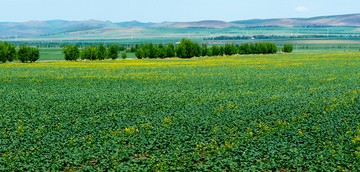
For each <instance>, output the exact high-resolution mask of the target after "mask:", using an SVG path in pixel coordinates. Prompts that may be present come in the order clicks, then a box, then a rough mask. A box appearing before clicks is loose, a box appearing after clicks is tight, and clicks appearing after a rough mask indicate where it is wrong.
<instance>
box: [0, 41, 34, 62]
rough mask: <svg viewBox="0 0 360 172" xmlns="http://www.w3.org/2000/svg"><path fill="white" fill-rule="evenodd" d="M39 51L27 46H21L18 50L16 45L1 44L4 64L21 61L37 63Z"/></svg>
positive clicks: (0, 52) (0, 49)
mask: <svg viewBox="0 0 360 172" xmlns="http://www.w3.org/2000/svg"><path fill="white" fill-rule="evenodd" d="M39 57H40V53H39V49H38V48H35V47H30V46H26V45H21V46H20V48H19V49H18V50H16V47H15V45H14V44H10V43H8V42H4V43H2V42H0V61H1V62H2V63H5V62H7V61H8V62H12V61H14V60H20V61H21V62H23V63H25V62H35V61H37V60H38V59H39Z"/></svg>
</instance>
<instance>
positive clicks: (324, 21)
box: [0, 14, 360, 38]
mask: <svg viewBox="0 0 360 172" xmlns="http://www.w3.org/2000/svg"><path fill="white" fill-rule="evenodd" d="M261 26H281V27H293V26H360V14H347V15H335V16H320V17H312V18H281V19H251V20H239V21H233V22H225V21H218V20H204V21H194V22H161V23H151V22H149V23H142V22H139V21H128V22H117V23H114V22H111V21H99V20H85V21H66V20H50V21H28V22H0V38H15V37H35V36H43V35H54V34H55V35H56V34H71V33H79V32H86V33H93V34H97V33H100V32H102V31H103V30H106V32H108V33H111V32H115V33H118V32H122V31H123V30H127V28H128V30H132V29H134V28H136V29H137V30H139V29H140V30H147V29H150V28H165V29H166V28H180V29H181V28H204V29H222V28H231V27H261ZM99 30H100V32H99Z"/></svg>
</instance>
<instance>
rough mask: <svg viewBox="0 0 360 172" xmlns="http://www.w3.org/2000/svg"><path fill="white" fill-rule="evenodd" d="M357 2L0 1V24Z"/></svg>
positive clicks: (242, 13)
mask: <svg viewBox="0 0 360 172" xmlns="http://www.w3.org/2000/svg"><path fill="white" fill-rule="evenodd" d="M359 7H360V1H359V0H0V22H9V21H13V22H21V21H30V20H53V19H63V20H88V19H95V20H109V21H113V22H121V21H132V20H138V21H141V22H162V21H199V20H224V21H234V20H243V19H254V18H263V19H264V18H265V19H266V18H285V17H313V16H322V15H337V14H351V13H360V8H359Z"/></svg>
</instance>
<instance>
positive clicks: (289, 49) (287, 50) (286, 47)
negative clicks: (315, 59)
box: [281, 44, 294, 53]
mask: <svg viewBox="0 0 360 172" xmlns="http://www.w3.org/2000/svg"><path fill="white" fill-rule="evenodd" d="M293 50H294V47H293V45H292V44H284V46H283V48H282V50H281V51H283V52H285V53H291V52H292V51H293Z"/></svg>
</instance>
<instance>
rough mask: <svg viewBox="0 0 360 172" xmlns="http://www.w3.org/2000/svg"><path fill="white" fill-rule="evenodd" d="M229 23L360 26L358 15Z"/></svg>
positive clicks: (288, 25) (249, 24)
mask: <svg viewBox="0 0 360 172" xmlns="http://www.w3.org/2000/svg"><path fill="white" fill-rule="evenodd" d="M231 23H234V24H240V25H246V26H284V27H293V26H360V14H347V15H336V16H320V17H312V18H281V19H253V20H239V21H233V22H231Z"/></svg>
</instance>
